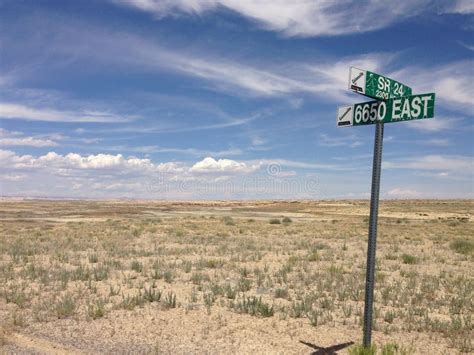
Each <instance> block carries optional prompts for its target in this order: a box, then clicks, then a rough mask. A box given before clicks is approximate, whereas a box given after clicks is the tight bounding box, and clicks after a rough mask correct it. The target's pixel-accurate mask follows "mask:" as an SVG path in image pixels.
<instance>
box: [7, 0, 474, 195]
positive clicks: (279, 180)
mask: <svg viewBox="0 0 474 355" xmlns="http://www.w3.org/2000/svg"><path fill="white" fill-rule="evenodd" d="M473 13H474V1H469V0H466V1H461V0H459V1H432V0H416V1H398V2H385V1H375V0H373V1H364V2H362V1H348V0H344V1H337V2H336V1H291V2H290V1H284V0H273V1H264V0H262V1H246V0H240V1H236V0H202V1H200V0H174V1H171V0H164V1H160V0H110V1H105V0H103V1H94V0H88V1H63V0H61V1H33V0H32V1H26V0H25V1H16V0H12V1H9V0H7V1H0V43H1V52H0V56H1V57H0V145H1V146H0V162H1V164H0V166H1V167H0V193H1V194H2V195H3V196H47V197H82V198H124V197H128V198H167V199H207V198H222V199H234V198H236V199H240V198H249V199H254V198H317V199H325V198H367V197H368V196H369V193H370V178H371V165H372V151H373V135H374V127H373V126H362V127H350V128H336V124H335V115H336V108H337V107H338V106H340V105H344V104H350V103H355V102H363V101H368V100H369V99H367V98H364V97H363V96H360V95H357V94H354V93H352V92H349V90H347V80H348V73H349V67H350V66H351V65H354V66H358V67H361V68H364V69H368V70H372V71H375V72H378V73H381V74H384V75H387V76H390V77H393V78H394V79H396V80H399V81H401V82H403V83H405V84H407V85H409V86H411V87H412V88H413V92H414V93H427V92H436V95H437V96H436V100H437V102H436V109H435V118H434V119H431V120H422V121H418V122H403V123H397V124H389V125H386V127H385V140H384V151H383V173H382V186H381V197H382V198H473V197H474V189H473V187H474V184H473V181H474V166H473V159H472V157H473V151H474V143H473V139H472V138H473V124H472V119H473V116H474V100H473V99H472V97H473V96H474V58H473V54H474V52H473V51H474V36H473V32H474V16H473Z"/></svg>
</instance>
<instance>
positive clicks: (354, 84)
mask: <svg viewBox="0 0 474 355" xmlns="http://www.w3.org/2000/svg"><path fill="white" fill-rule="evenodd" d="M349 89H350V90H352V91H355V92H357V93H359V94H362V95H365V96H368V97H371V98H373V99H381V100H387V99H391V98H393V97H403V96H410V95H411V94H412V90H411V88H410V87H409V86H406V85H405V84H402V83H400V82H398V81H396V80H393V79H390V78H387V77H386V76H383V75H380V74H377V73H374V72H371V71H369V70H364V69H359V68H356V67H351V68H350V71H349Z"/></svg>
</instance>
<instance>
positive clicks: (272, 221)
mask: <svg viewBox="0 0 474 355" xmlns="http://www.w3.org/2000/svg"><path fill="white" fill-rule="evenodd" d="M270 224H281V221H280V220H279V219H278V218H272V219H271V220H270Z"/></svg>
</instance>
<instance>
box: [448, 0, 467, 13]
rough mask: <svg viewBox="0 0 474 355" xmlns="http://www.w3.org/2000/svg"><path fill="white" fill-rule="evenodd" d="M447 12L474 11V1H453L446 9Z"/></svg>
mask: <svg viewBox="0 0 474 355" xmlns="http://www.w3.org/2000/svg"><path fill="white" fill-rule="evenodd" d="M444 11H445V12H447V13H458V14H463V15H468V14H472V13H474V1H472V0H457V1H452V2H451V5H450V6H448V7H447V8H446V9H445V10H444Z"/></svg>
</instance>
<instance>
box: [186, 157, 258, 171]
mask: <svg viewBox="0 0 474 355" xmlns="http://www.w3.org/2000/svg"><path fill="white" fill-rule="evenodd" d="M259 168H260V166H259V165H258V164H253V165H248V164H246V163H245V162H237V161H235V160H230V159H219V160H215V159H214V158H211V157H207V158H204V159H203V160H201V161H199V162H197V163H196V164H194V165H193V166H192V167H191V169H190V172H195V173H249V172H253V171H256V170H258V169H259Z"/></svg>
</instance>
